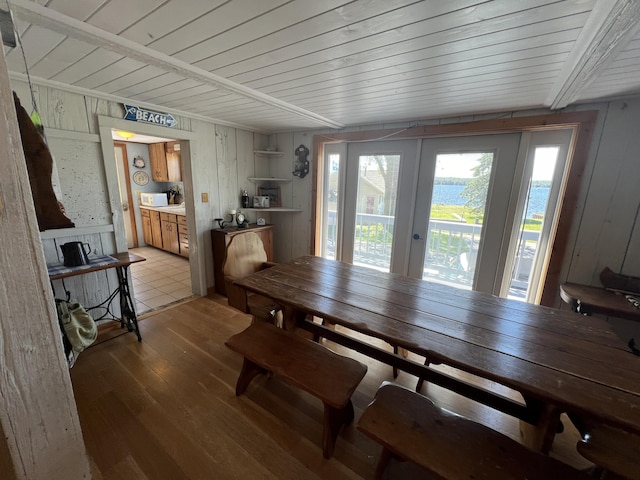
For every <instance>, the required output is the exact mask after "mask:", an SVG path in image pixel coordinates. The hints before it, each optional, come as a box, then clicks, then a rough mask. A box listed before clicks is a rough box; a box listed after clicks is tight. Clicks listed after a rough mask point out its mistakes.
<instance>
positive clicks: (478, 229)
mask: <svg viewBox="0 0 640 480" xmlns="http://www.w3.org/2000/svg"><path fill="white" fill-rule="evenodd" d="M493 157H494V154H493V152H473V153H440V154H437V155H436V165H435V175H434V182H433V183H434V185H433V193H432V196H431V210H430V213H429V227H428V230H427V251H426V252H425V259H424V267H423V270H422V278H423V279H425V280H433V281H436V282H440V283H446V284H449V285H453V286H457V287H460V288H466V289H471V288H472V286H473V279H474V274H475V270H476V260H477V259H478V249H479V247H480V241H481V238H482V224H483V220H484V215H485V209H486V205H487V195H488V191H489V182H490V179H491V171H492V167H493Z"/></svg>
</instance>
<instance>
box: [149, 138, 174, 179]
mask: <svg viewBox="0 0 640 480" xmlns="http://www.w3.org/2000/svg"><path fill="white" fill-rule="evenodd" d="M164 150H165V146H164V143H150V144H149V162H150V163H151V179H152V180H153V181H154V182H168V181H169V172H168V171H167V158H166V156H165V152H164Z"/></svg>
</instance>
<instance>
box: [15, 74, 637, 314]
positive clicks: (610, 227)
mask: <svg viewBox="0 0 640 480" xmlns="http://www.w3.org/2000/svg"><path fill="white" fill-rule="evenodd" d="M12 87H13V88H14V89H15V90H16V91H17V93H18V94H19V95H20V97H21V98H22V99H23V103H25V104H28V103H29V102H28V100H29V93H28V88H27V86H26V84H24V83H21V82H13V84H12ZM35 92H36V101H37V102H39V107H40V110H41V115H42V117H43V122H44V124H45V127H49V129H50V130H51V129H53V130H54V133H55V135H54V138H53V140H52V141H51V142H50V144H51V148H52V151H53V153H54V156H55V159H56V163H57V171H58V172H59V174H60V177H61V178H60V180H59V187H60V189H61V191H62V196H63V198H62V200H63V203H65V205H67V204H68V210H69V211H70V212H71V217H72V220H74V221H76V222H77V223H79V224H80V225H79V226H85V224H88V225H91V224H101V222H104V221H105V220H106V219H107V217H108V215H109V213H110V212H108V211H107V210H105V208H107V207H108V205H106V204H105V191H106V187H105V185H104V182H105V179H104V178H103V177H101V174H100V173H99V172H97V170H98V169H99V168H100V166H101V164H102V163H101V162H103V160H102V158H101V154H100V153H99V151H97V150H98V149H97V148H96V145H95V144H96V143H97V142H99V137H98V135H96V132H97V131H98V127H97V116H98V115H106V116H110V117H113V118H122V116H123V110H122V106H121V104H118V103H115V102H110V101H106V100H101V99H96V98H92V97H89V96H82V95H79V94H77V93H69V92H63V91H59V90H55V89H52V88H49V87H43V86H36V87H35ZM583 110H598V112H599V114H598V120H597V124H596V128H595V132H594V135H593V140H592V145H591V146H590V153H589V159H588V162H587V164H586V167H585V171H584V174H583V176H582V178H581V179H580V182H581V185H580V193H579V201H578V205H577V207H576V214H575V215H574V220H573V224H572V226H571V235H570V237H571V238H570V241H569V248H568V251H567V254H566V256H565V259H564V262H563V267H562V273H561V277H562V278H563V280H565V281H571V282H578V283H586V284H591V285H599V279H598V275H599V273H600V271H601V270H602V269H603V268H604V267H605V266H608V267H610V268H611V269H612V270H614V271H616V272H621V273H623V274H627V275H637V276H640V254H639V253H638V252H639V251H640V249H639V247H640V225H638V212H639V210H640V189H638V188H637V185H638V184H639V180H640V178H639V176H640V170H639V169H638V168H637V164H638V160H637V152H638V151H640V148H639V147H640V135H639V134H638V133H640V132H638V127H637V125H638V124H639V122H638V120H639V119H640V118H639V117H640V99H638V98H634V99H627V100H619V101H611V102H609V103H598V104H585V105H579V106H575V107H571V108H567V109H565V110H564V111H565V112H571V111H583ZM549 113H550V112H549V111H548V110H546V109H540V110H535V111H522V112H510V113H496V114H489V115H478V116H468V117H461V118H447V119H440V120H433V119H432V120H428V121H424V122H419V123H420V124H421V125H427V124H451V123H462V122H469V121H475V120H486V119H492V118H509V117H514V118H515V117H522V116H529V115H539V114H549ZM177 120H178V126H177V127H176V131H178V130H183V131H188V132H191V133H192V134H194V135H195V138H196V139H197V140H196V141H195V142H193V143H194V144H197V146H195V145H194V148H192V152H191V162H190V163H187V164H186V165H185V167H184V168H185V170H186V172H185V173H186V174H188V175H191V178H192V180H193V184H192V191H191V192H187V194H188V195H190V196H191V198H192V199H193V202H194V205H195V217H196V218H195V225H196V229H197V236H198V248H199V249H201V254H202V256H201V258H202V259H203V260H202V262H203V265H202V269H203V273H202V274H203V275H205V276H206V284H207V286H209V287H211V286H212V285H213V275H212V259H211V253H210V252H211V248H210V239H209V234H208V232H209V230H210V229H211V228H212V227H213V226H214V224H213V219H214V218H217V217H222V216H225V215H226V214H227V211H228V209H230V208H238V207H239V205H240V192H241V190H243V189H247V190H248V191H249V194H250V195H253V194H254V193H255V187H256V186H255V185H253V184H251V183H250V182H249V181H248V180H247V177H252V176H257V177H263V176H264V177H266V176H273V177H281V178H291V179H292V181H291V182H290V183H282V184H280V185H279V186H280V188H281V193H282V203H283V206H287V207H291V208H298V209H301V210H302V212H300V213H270V214H268V213H266V212H260V213H261V214H260V216H262V217H265V218H266V220H267V221H268V222H270V223H273V224H275V260H276V261H287V260H289V259H290V258H293V257H296V256H299V255H302V254H306V253H309V252H310V248H311V241H310V239H311V236H312V234H313V232H311V222H310V220H311V217H312V215H313V212H312V205H311V197H312V190H313V185H312V181H313V179H312V175H311V174H309V175H307V176H306V177H305V178H303V179H300V178H298V177H294V176H293V175H292V171H293V164H294V161H295V156H294V151H295V149H296V148H297V147H298V146H299V145H301V144H302V145H305V146H306V147H307V148H309V150H310V154H309V159H310V160H311V161H312V162H313V161H315V160H316V152H314V151H313V145H312V140H313V136H314V135H316V134H325V135H327V136H329V137H330V136H331V135H332V134H333V133H335V131H332V130H329V129H325V130H322V131H309V132H285V133H279V134H274V135H263V134H257V133H251V132H246V131H242V130H238V129H234V128H231V127H227V126H221V125H215V124H213V123H207V122H203V121H201V120H195V119H189V118H184V117H177ZM414 124H415V123H409V122H400V123H394V124H379V125H369V126H362V127H357V128H351V129H344V130H341V131H340V132H341V133H342V132H348V131H355V130H378V129H388V128H398V129H403V128H406V127H409V126H411V125H414ZM133 125H135V124H132V126H133ZM267 145H272V146H275V147H277V148H278V150H279V151H282V152H284V155H282V156H280V157H263V156H258V155H254V154H253V150H259V149H263V148H264V147H266V146H267ZM81 179H84V185H90V190H91V192H85V191H83V188H84V189H85V190H89V188H87V187H84V186H83V180H81ZM185 187H186V184H185ZM203 192H206V193H208V194H209V199H210V200H209V203H207V204H204V203H202V202H201V193H203ZM76 194H77V195H78V196H79V198H81V201H79V200H77V199H75V198H74V197H72V196H73V195H76ZM87 204H91V205H96V207H95V208H93V207H92V210H93V213H92V214H91V215H88V214H87V209H85V208H84V205H87ZM247 216H248V218H249V220H250V221H252V222H254V221H255V220H256V218H257V216H258V215H256V213H255V212H249V213H248V215H247ZM105 253H108V252H105ZM557 306H561V305H560V304H558V305H557Z"/></svg>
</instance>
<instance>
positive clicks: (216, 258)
mask: <svg viewBox="0 0 640 480" xmlns="http://www.w3.org/2000/svg"><path fill="white" fill-rule="evenodd" d="M247 232H253V233H255V234H257V235H258V236H259V237H260V240H262V243H263V245H264V250H265V252H266V253H267V261H269V262H272V261H273V225H260V226H258V225H249V226H248V227H247V228H238V227H229V228H223V229H218V230H211V248H212V250H213V279H214V282H215V291H216V292H217V293H219V294H221V295H226V294H227V289H226V288H225V285H224V273H223V271H222V265H223V263H224V259H225V256H226V255H227V246H228V245H229V242H231V239H232V238H233V237H234V236H236V235H243V234H245V233H247Z"/></svg>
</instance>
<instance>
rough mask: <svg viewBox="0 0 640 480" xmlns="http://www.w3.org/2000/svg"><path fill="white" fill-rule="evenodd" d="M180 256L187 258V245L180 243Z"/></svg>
mask: <svg viewBox="0 0 640 480" xmlns="http://www.w3.org/2000/svg"><path fill="white" fill-rule="evenodd" d="M180 255H182V256H183V257H188V256H189V244H188V243H182V242H180Z"/></svg>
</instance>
